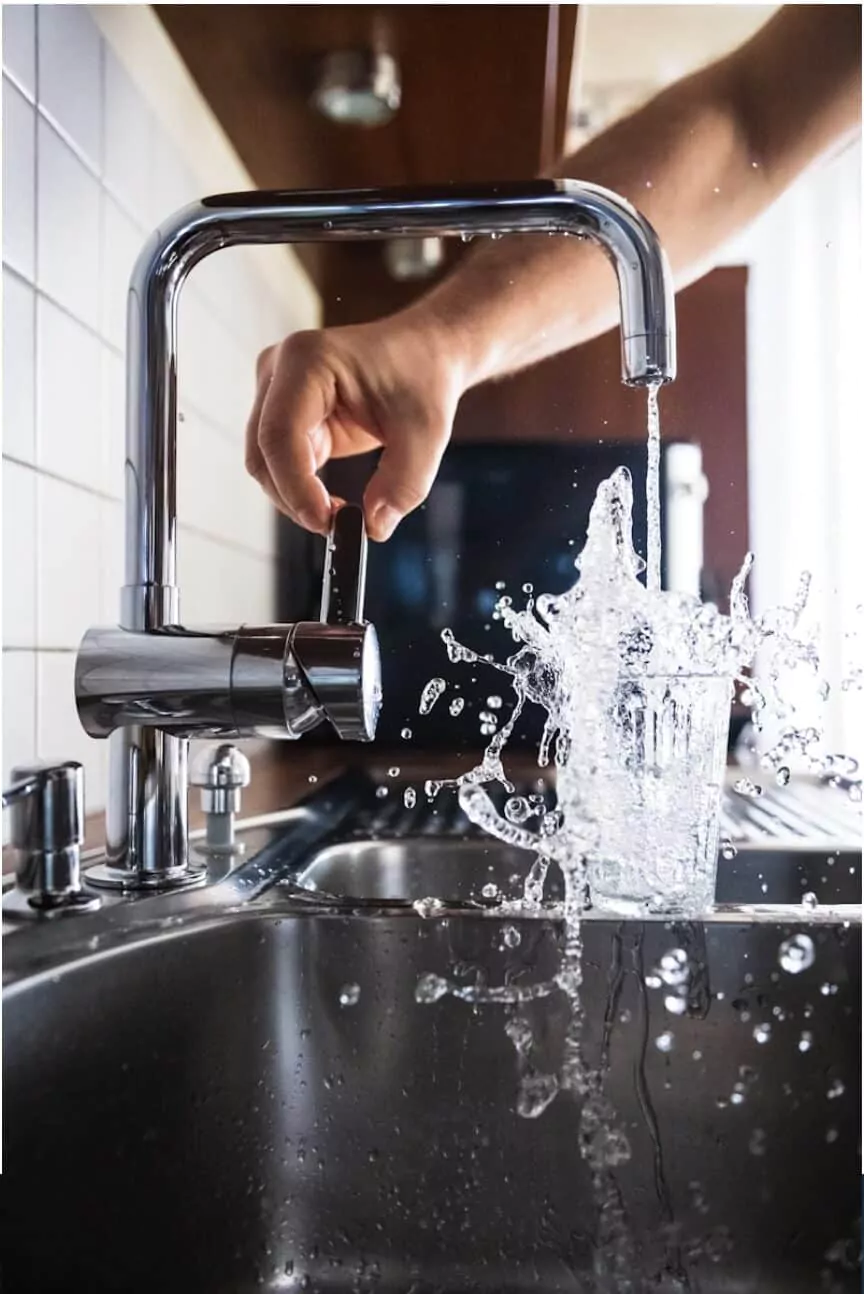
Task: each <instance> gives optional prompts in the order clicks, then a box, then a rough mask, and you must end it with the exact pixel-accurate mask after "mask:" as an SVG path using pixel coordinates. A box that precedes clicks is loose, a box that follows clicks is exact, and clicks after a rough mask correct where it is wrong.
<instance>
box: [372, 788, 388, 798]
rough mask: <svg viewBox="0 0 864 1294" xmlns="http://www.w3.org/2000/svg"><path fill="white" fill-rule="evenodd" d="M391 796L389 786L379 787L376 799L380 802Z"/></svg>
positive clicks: (376, 791)
mask: <svg viewBox="0 0 864 1294" xmlns="http://www.w3.org/2000/svg"><path fill="white" fill-rule="evenodd" d="M389 794H390V787H389V786H379V787H377V788H376V790H375V795H376V798H377V799H379V800H386V799H387V796H388V795H389Z"/></svg>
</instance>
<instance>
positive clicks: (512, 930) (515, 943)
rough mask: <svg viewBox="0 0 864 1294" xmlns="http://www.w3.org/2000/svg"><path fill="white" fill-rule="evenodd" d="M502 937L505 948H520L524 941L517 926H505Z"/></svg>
mask: <svg viewBox="0 0 864 1294" xmlns="http://www.w3.org/2000/svg"><path fill="white" fill-rule="evenodd" d="M501 938H502V939H503V941H504V947H505V948H518V947H519V945H520V943H521V942H522V936H521V934H520V933H519V931H518V930H517V929H516V927H515V926H505V927H504V929H503V930H502V931H501Z"/></svg>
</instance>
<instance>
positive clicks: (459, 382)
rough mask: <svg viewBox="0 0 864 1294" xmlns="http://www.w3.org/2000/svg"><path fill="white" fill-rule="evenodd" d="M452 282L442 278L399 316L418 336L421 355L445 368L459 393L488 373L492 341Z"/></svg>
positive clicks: (475, 383) (492, 366)
mask: <svg viewBox="0 0 864 1294" xmlns="http://www.w3.org/2000/svg"><path fill="white" fill-rule="evenodd" d="M452 286H455V285H452V281H445V282H444V283H442V284H441V285H440V286H439V287H437V288H435V289H433V290H432V292H430V293H429V294H428V295H427V296H424V297H421V299H420V300H419V301H416V302H414V303H413V304H412V305H410V306H408V307H407V309H406V310H404V311H402V314H401V316H400V318H401V320H402V322H403V323H404V325H405V326H406V327H407V328H408V329H410V330H411V331H412V332H413V333H415V334H416V335H417V336H418V339H419V341H420V343H421V345H422V348H423V353H424V355H425V356H426V357H427V358H428V360H429V361H430V362H431V363H432V364H433V365H434V366H435V367H437V368H439V370H443V371H446V372H447V374H448V376H449V378H450V380H451V381H452V382H453V383H454V384H455V386H456V387H457V388H458V393H459V395H460V396H461V395H462V394H463V393H464V392H465V391H467V390H469V389H470V388H471V387H472V386H476V385H477V384H478V383H479V382H483V381H485V379H486V378H487V377H491V376H492V374H493V372H494V362H493V359H492V352H493V349H494V348H495V342H494V339H490V338H487V336H486V335H485V330H484V328H483V326H482V321H481V320H480V319H479V318H478V317H477V315H476V313H475V312H474V311H473V310H471V309H469V308H466V306H465V304H464V303H463V302H462V301H461V300H460V299H459V293H458V291H453V290H452Z"/></svg>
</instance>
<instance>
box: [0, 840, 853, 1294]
mask: <svg viewBox="0 0 864 1294" xmlns="http://www.w3.org/2000/svg"><path fill="white" fill-rule="evenodd" d="M482 851H485V853H484V852H482ZM527 861H530V860H527ZM525 868H526V855H524V854H518V855H517V854H516V853H515V851H507V850H503V849H501V848H500V847H498V846H496V845H490V844H488V843H483V842H479V841H470V840H469V841H465V842H461V843H460V842H457V841H445V840H430V839H427V840H426V841H423V840H415V841H413V842H410V843H408V844H406V843H405V842H403V843H401V844H399V845H397V846H394V845H392V844H388V843H387V842H386V841H384V842H382V841H379V842H371V841H367V842H366V843H365V844H364V842H363V841H353V842H349V843H348V844H342V845H334V846H333V847H332V848H328V849H326V850H324V851H322V852H321V853H320V854H319V855H318V856H317V858H316V859H314V860H312V862H311V864H310V863H306V864H304V865H303V866H301V867H298V868H295V869H294V871H293V872H292V877H293V880H292V883H291V884H283V885H279V884H276V885H271V886H270V888H269V889H267V890H266V892H264V893H263V894H260V895H259V896H258V897H257V898H255V899H254V901H253V902H252V903H249V904H245V905H237V904H236V903H232V904H230V905H228V906H225V905H224V904H223V905H222V906H220V905H219V903H218V902H217V901H216V899H215V898H212V897H211V898H208V896H207V893H206V891H204V892H199V893H198V894H195V893H186V894H176V895H172V896H168V897H166V898H164V899H145V900H142V901H140V902H136V903H133V904H129V905H127V907H128V908H129V913H127V914H126V915H123V916H121V915H118V912H119V910H118V908H117V907H113V908H112V907H110V906H108V907H107V908H106V910H105V911H104V912H102V913H99V914H96V915H95V916H93V917H92V918H91V917H88V918H86V920H85V919H83V918H80V919H78V921H77V923H76V922H71V923H68V924H67V925H66V927H65V929H60V923H58V928H57V932H56V933H55V932H53V931H52V932H50V938H49V937H48V936H43V937H42V939H43V942H42V944H41V948H42V952H41V954H40V956H39V957H38V958H36V959H34V955H33V946H34V945H33V941H34V940H36V938H37V935H38V932H33V931H28V930H22V931H20V932H18V933H16V934H15V935H14V936H13V937H12V938H9V939H8V940H7V941H6V949H5V974H6V981H7V987H6V991H5V996H4V1008H3V1026H4V1113H5V1145H4V1165H3V1166H4V1172H5V1176H6V1179H7V1180H6V1183H5V1185H6V1204H7V1208H6V1212H7V1219H6V1242H5V1250H6V1253H5V1258H4V1277H3V1288H4V1290H7V1291H10V1292H12V1291H27V1292H28V1294H29V1292H30V1291H33V1292H34V1294H37V1292H38V1294H50V1292H51V1291H61V1290H62V1291H63V1292H64V1294H67V1292H68V1291H77V1290H82V1291H83V1290H86V1291H87V1292H88V1294H102V1291H112V1292H113V1291H129V1292H130V1294H137V1292H138V1291H142V1292H143V1291H146V1292H147V1294H153V1292H154V1291H157V1290H158V1291H174V1290H176V1291H183V1294H192V1292H194V1294H199V1292H206V1294H223V1292H224V1294H229V1291H230V1294H245V1291H250V1292H251V1291H254V1290H258V1289H261V1288H264V1289H268V1290H272V1291H277V1290H280V1291H281V1290H293V1289H309V1290H321V1291H342V1290H345V1291H349V1290H351V1291H381V1292H382V1294H384V1292H386V1294H390V1292H391V1291H393V1292H394V1294H395V1292H396V1291H399V1292H400V1294H409V1292H411V1291H413V1294H432V1291H468V1290H472V1291H496V1292H498V1294H510V1291H514V1292H515V1291H522V1290H526V1289H536V1290H541V1291H550V1292H551V1291H556V1292H557V1291H574V1292H575V1291H580V1292H583V1291H592V1292H594V1294H610V1292H611V1291H615V1294H647V1292H648V1291H649V1290H650V1291H652V1294H657V1292H658V1291H661V1292H663V1291H667V1292H669V1294H671V1292H672V1291H675V1292H676V1294H678V1292H679V1291H684V1290H687V1291H694V1292H699V1294H715V1292H716V1294H721V1292H722V1294H733V1292H734V1294H739V1292H741V1294H743V1292H744V1291H747V1292H750V1291H752V1292H753V1294H757V1292H758V1294H815V1292H816V1291H835V1292H836V1294H839V1292H841V1291H842V1292H843V1294H845V1292H846V1291H852V1290H854V1289H857V1288H858V1286H859V1275H858V1272H857V1266H856V1264H857V1252H858V1245H857V1226H858V1219H859V1216H860V1187H859V1183H860V1178H859V1135H860V1130H859V1111H860V1108H861V1088H860V1073H859V1063H860V1018H861V1008H860V965H861V941H860V925H859V924H857V922H856V921H852V923H851V924H848V923H846V924H844V921H843V920H842V919H840V917H839V916H838V917H837V918H836V919H833V918H830V917H829V916H827V915H822V914H821V913H820V912H819V911H817V912H816V913H815V914H814V919H813V921H812V923H811V924H809V925H808V926H807V927H806V928H805V927H802V926H800V925H798V924H796V920H800V915H801V914H800V910H799V911H798V914H797V918H796V917H793V916H791V915H790V918H789V919H788V920H787V919H786V918H785V916H784V915H783V913H782V912H781V911H775V912H774V913H773V914H770V913H769V914H762V915H758V914H756V915H755V916H754V917H753V918H752V919H748V920H743V919H742V918H741V916H740V915H737V916H736V915H735V914H733V913H726V914H720V915H718V916H717V918H716V919H714V920H711V921H707V922H705V923H698V924H689V925H677V926H669V925H667V924H665V923H663V922H662V921H654V922H646V923H638V922H619V923H612V922H609V921H605V920H602V919H595V920H591V921H586V922H585V923H584V926H583V931H584V940H585V951H584V959H583V966H584V973H585V983H584V988H583V1001H584V1009H585V1051H586V1057H587V1058H588V1059H589V1060H590V1062H591V1063H592V1065H594V1066H595V1067H597V1069H598V1070H599V1071H601V1072H602V1073H603V1074H604V1078H603V1086H604V1092H605V1095H606V1096H607V1098H608V1100H609V1102H610V1104H611V1107H612V1109H613V1110H614V1111H615V1117H616V1120H617V1123H618V1125H619V1127H620V1129H621V1130H622V1131H623V1132H624V1133H625V1135H626V1137H627V1139H628V1141H629V1143H630V1147H631V1152H632V1153H631V1155H630V1158H629V1160H627V1161H626V1162H622V1163H620V1164H619V1165H617V1166H615V1167H614V1168H612V1169H611V1170H610V1176H609V1179H608V1181H607V1183H606V1186H607V1188H608V1190H607V1192H606V1195H605V1197H604V1198H605V1199H606V1209H605V1210H603V1211H602V1213H601V1210H600V1208H599V1202H598V1198H597V1192H596V1190H595V1187H594V1186H593V1185H592V1182H591V1180H590V1176H589V1172H588V1170H587V1168H586V1164H585V1163H584V1161H583V1159H582V1156H581V1153H580V1145H579V1108H578V1102H577V1101H576V1100H575V1099H574V1098H572V1097H571V1096H569V1095H567V1094H562V1095H559V1096H558V1097H557V1098H556V1099H555V1100H554V1101H553V1102H552V1104H550V1105H549V1106H548V1107H547V1108H546V1109H545V1111H544V1112H543V1113H542V1114H541V1115H540V1116H539V1117H538V1118H533V1119H526V1118H524V1117H521V1116H520V1115H519V1114H518V1113H517V1099H518V1090H519V1078H520V1064H521V1065H522V1066H523V1067H524V1066H525V1065H526V1064H528V1065H530V1066H531V1067H533V1068H536V1070H537V1071H538V1072H540V1073H546V1072H553V1071H554V1070H556V1069H557V1067H558V1066H559V1063H560V1060H561V1053H562V1046H563V1040H564V1032H565V1029H566V1026H567V1021H568V1018H569V1004H568V1002H567V1000H566V998H565V997H564V996H563V994H562V993H561V992H560V991H559V990H557V989H554V990H553V991H551V992H549V993H548V995H546V996H543V997H540V998H538V999H537V1000H535V1001H532V1002H530V1003H527V1004H524V1005H522V1006H518V1007H516V1006H513V1005H507V1004H495V1003H492V1004H484V1005H476V1004H472V1003H471V1002H470V1001H465V1000H463V999H462V998H460V997H459V996H454V995H453V994H452V993H451V994H447V995H445V996H443V997H441V998H440V1000H437V1001H434V1002H425V1003H423V1002H418V1001H417V1000H416V997H415V992H416V989H417V985H418V980H419V979H420V977H422V976H424V975H429V974H434V975H438V976H442V977H446V978H447V979H448V981H450V982H451V983H452V984H453V985H455V986H456V988H457V991H461V990H462V989H464V988H465V987H466V986H474V987H475V988H476V986H477V985H478V984H479V985H481V986H482V985H485V986H487V987H493V988H494V987H496V986H497V987H500V986H504V985H509V986H511V987H512V986H513V985H517V986H523V987H524V986H526V985H532V984H541V983H548V982H549V981H550V980H551V979H552V977H553V975H554V973H555V971H556V969H557V968H558V966H559V962H560V955H561V945H562V939H563V930H562V926H561V924H560V923H559V922H557V921H555V920H553V919H549V918H541V917H534V918H513V917H512V916H502V915H501V914H500V913H497V914H496V912H495V911H494V910H491V911H480V910H474V911H472V910H470V908H468V907H467V906H464V905H467V903H469V902H470V901H472V900H476V901H477V902H478V903H479V902H481V901H485V902H487V903H488V900H484V899H483V896H482V894H479V895H478V893H477V890H478V887H479V889H480V890H482V886H483V884H486V883H488V880H489V879H492V880H493V881H495V883H498V882H504V881H506V880H507V878H508V877H510V876H515V875H517V874H521V875H524V871H525ZM298 878H299V879H301V880H303V881H304V882H305V883H308V882H310V881H314V882H315V883H316V884H318V886H319V890H318V893H317V897H316V895H315V893H314V892H313V894H312V895H311V896H307V897H306V898H305V899H303V900H302V902H301V898H302V896H301V894H300V893H299V892H298V889H297V887H296V881H297V879H298ZM352 880H353V885H352ZM325 882H326V883H325ZM342 882H344V884H345V888H344V890H342V893H347V894H349V895H350V894H352V891H353V895H354V896H356V898H357V899H358V900H365V902H363V903H361V902H358V903H356V904H355V903H349V904H348V905H346V904H345V903H341V904H333V905H329V904H328V902H327V901H326V900H325V899H324V898H323V892H324V891H334V890H335V892H337V893H339V892H340V885H341V884H342ZM513 884H514V885H516V882H513ZM796 884H797V878H796ZM217 889H218V887H217ZM427 894H432V895H436V894H438V895H441V894H444V895H445V896H447V897H449V898H452V899H454V900H457V901H458V902H459V903H462V904H463V906H461V907H460V906H458V903H457V904H454V906H453V907H452V909H451V910H449V911H445V912H443V913H442V914H440V915H439V916H437V917H435V918H432V919H423V918H422V917H420V916H419V915H418V914H417V913H416V912H415V911H414V909H413V908H412V907H411V906H410V900H411V899H413V898H416V897H422V896H423V895H427ZM394 900H395V902H394ZM400 900H401V905H400ZM73 926H76V930H73V929H72V927H73ZM508 926H509V927H512V928H514V929H515V930H516V931H517V932H518V942H517V940H516V938H515V937H514V935H513V933H512V931H508V932H507V933H506V935H505V927H508ZM805 929H806V933H807V936H808V937H809V938H811V939H812V941H813V945H814V949H815V960H814V962H813V965H812V966H811V967H809V968H808V969H806V970H804V971H802V972H801V973H800V974H789V973H787V972H785V971H784V970H783V969H782V967H781V965H780V962H779V959H778V958H779V948H780V945H781V943H782V942H783V940H784V939H786V938H788V937H789V936H790V934H792V933H793V932H795V931H799V932H801V931H802V930H805ZM676 947H677V948H685V949H686V950H687V952H688V956H689V958H690V963H691V965H692V966H693V968H694V973H693V975H692V976H691V980H690V985H689V989H688V996H687V1009H686V1012H685V1014H683V1015H673V1014H671V1013H670V1012H669V1011H668V1010H667V1009H666V1007H665V1006H664V1000H663V999H664V990H663V989H657V988H652V987H649V986H648V985H647V984H646V976H647V977H648V978H649V980H651V982H652V983H653V979H652V970H653V969H654V968H655V967H656V966H657V965H658V963H659V960H660V958H661V956H662V955H663V954H664V952H667V951H669V950H670V949H672V948H676ZM468 996H469V997H470V993H469V994H468ZM514 1016H518V1017H519V1018H520V1019H521V1020H522V1021H523V1022H524V1025H527V1026H528V1027H529V1028H530V1031H531V1037H532V1038H533V1042H532V1044H531V1048H530V1050H529V1052H528V1053H527V1060H526V1059H523V1060H521V1061H520V1060H519V1058H518V1057H517V1054H516V1051H515V1050H514V1046H513V1043H512V1042H511V1036H513V1033H514V1030H513V1025H512V1021H513V1018H514ZM508 1021H510V1022H511V1029H510V1034H509V1035H508V1033H507V1032H505V1026H506V1025H507V1023H508ZM765 1026H768V1028H767V1029H766V1028H765ZM666 1033H670V1034H671V1035H672V1038H673V1041H672V1046H671V1050H668V1051H665V1052H664V1051H661V1050H660V1049H658V1046H657V1045H656V1039H657V1038H658V1037H661V1036H662V1035H663V1034H666ZM811 1036H812V1037H811ZM760 1038H764V1039H767V1040H765V1041H759V1039H760ZM802 1044H803V1048H802ZM604 1057H605V1059H604ZM739 1098H740V1100H739ZM736 1102H737V1103H736ZM610 1192H611V1195H610ZM610 1199H611V1200H612V1203H613V1204H615V1202H616V1201H619V1202H620V1205H621V1207H622V1209H623V1217H624V1220H625V1221H624V1225H623V1230H622V1233H621V1235H620V1236H619V1239H618V1250H617V1252H618V1253H619V1257H620V1256H621V1255H623V1261H624V1267H625V1274H624V1275H622V1274H621V1273H620V1272H619V1274H618V1275H617V1276H612V1275H610V1274H608V1273H607V1275H605V1276H604V1275H602V1274H599V1273H602V1270H603V1265H604V1264H603V1261H601V1259H598V1256H597V1255H598V1243H599V1241H598V1237H599V1236H600V1235H601V1232H602V1230H603V1227H604V1226H605V1225H606V1224H607V1223H608V1216H609V1215H608V1209H609V1206H610ZM616 1207H617V1206H616ZM607 1250H608V1246H607V1245H606V1244H605V1243H599V1253H600V1255H601V1258H602V1256H603V1255H604V1254H605V1255H606V1256H607V1257H608V1252H607Z"/></svg>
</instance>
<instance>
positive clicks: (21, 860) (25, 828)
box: [3, 760, 101, 916]
mask: <svg viewBox="0 0 864 1294" xmlns="http://www.w3.org/2000/svg"><path fill="white" fill-rule="evenodd" d="M12 779H13V784H12V786H10V787H9V788H8V789H7V790H5V791H4V792H3V808H4V809H5V808H8V809H10V810H11V814H12V820H11V843H12V847H13V849H14V850H15V852H16V863H17V865H16V868H15V889H14V890H12V891H11V892H10V893H9V894H7V895H6V896H5V897H4V900H3V911H4V912H5V913H6V914H7V915H17V916H37V915H45V916H50V915H53V914H55V913H58V912H92V911H93V910H94V909H95V908H98V907H99V906H100V903H101V900H100V899H99V897H98V896H97V895H95V894H86V893H84V891H83V890H82V889H81V866H80V865H81V846H82V844H83V843H84V769H83V768H82V766H81V765H80V764H78V763H75V762H74V761H71V760H70V761H69V762H67V763H65V764H59V765H55V766H51V765H47V764H35V765H30V766H27V767H24V768H16V769H14V770H13V772H12Z"/></svg>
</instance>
